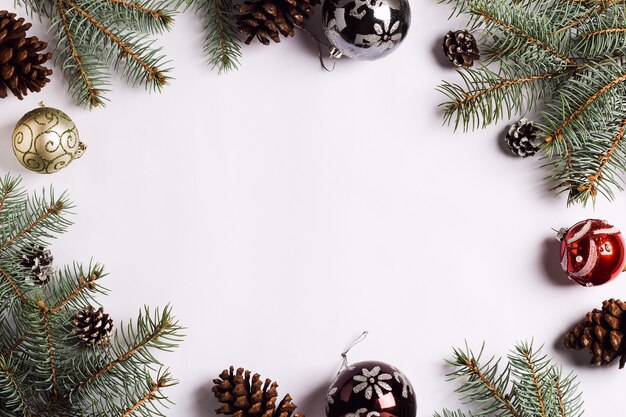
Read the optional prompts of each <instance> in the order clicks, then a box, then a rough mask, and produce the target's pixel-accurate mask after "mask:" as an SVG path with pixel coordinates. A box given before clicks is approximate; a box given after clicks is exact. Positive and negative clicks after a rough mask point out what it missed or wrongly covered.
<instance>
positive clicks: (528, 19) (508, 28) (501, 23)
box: [469, 0, 576, 65]
mask: <svg viewBox="0 0 626 417" xmlns="http://www.w3.org/2000/svg"><path fill="white" fill-rule="evenodd" d="M469 14H470V24H471V25H472V26H473V27H479V26H484V30H485V31H487V32H497V31H501V32H502V33H503V34H504V36H501V37H495V38H493V39H492V41H493V42H495V45H494V46H493V47H492V48H493V49H495V50H496V51H498V55H501V54H507V53H508V54H510V53H512V52H515V51H520V50H521V51H524V45H526V48H528V47H531V48H533V49H536V50H538V51H542V52H543V53H545V54H546V59H549V58H550V57H553V58H556V59H557V60H559V61H561V63H564V64H566V65H575V64H576V63H575V61H574V60H573V59H571V58H569V57H568V56H566V54H565V52H563V51H560V50H559V49H560V48H561V45H560V44H561V43H562V42H563V40H564V39H565V38H564V37H563V36H557V35H556V34H555V33H554V31H551V30H550V29H549V21H548V20H547V19H545V18H544V17H543V16H542V15H541V14H539V13H537V12H535V11H534V10H524V9H523V8H522V7H521V6H519V5H511V4H510V3H509V1H508V0H495V1H491V0H472V1H471V3H470V8H469Z"/></svg>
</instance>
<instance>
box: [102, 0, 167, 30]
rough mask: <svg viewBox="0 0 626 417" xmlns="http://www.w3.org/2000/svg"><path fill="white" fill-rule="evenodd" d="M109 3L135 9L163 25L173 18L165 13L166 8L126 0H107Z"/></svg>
mask: <svg viewBox="0 0 626 417" xmlns="http://www.w3.org/2000/svg"><path fill="white" fill-rule="evenodd" d="M107 1H108V2H109V3H112V4H117V5H120V6H122V7H124V8H128V9H132V10H137V11H139V12H141V13H144V14H147V15H150V16H152V17H153V18H154V19H155V20H157V21H159V22H161V23H162V24H163V25H165V26H167V25H170V24H171V23H172V22H173V21H174V19H173V18H172V16H171V14H169V13H167V11H166V10H163V9H161V8H158V9H153V8H150V7H147V6H142V5H141V4H137V3H134V2H132V1H127V0H107Z"/></svg>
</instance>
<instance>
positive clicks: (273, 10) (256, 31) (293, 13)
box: [234, 0, 320, 45]
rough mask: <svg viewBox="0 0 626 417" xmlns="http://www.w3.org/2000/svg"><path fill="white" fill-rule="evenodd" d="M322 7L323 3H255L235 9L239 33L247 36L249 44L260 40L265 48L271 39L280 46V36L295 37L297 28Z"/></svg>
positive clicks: (256, 0) (275, 0) (272, 0)
mask: <svg viewBox="0 0 626 417" xmlns="http://www.w3.org/2000/svg"><path fill="white" fill-rule="evenodd" d="M318 4H320V0H253V1H245V2H244V3H243V4H238V5H236V6H235V7H234V8H235V11H236V12H237V13H239V14H238V15H237V25H238V27H239V30H240V31H241V33H243V34H245V35H246V36H247V38H246V44H250V42H252V39H254V38H255V37H256V38H257V39H258V40H259V41H260V42H261V43H262V44H264V45H269V44H270V39H272V40H273V41H274V42H277V43H278V42H280V36H279V35H280V34H282V35H283V36H285V37H288V36H294V35H295V30H294V25H295V26H302V24H303V22H304V19H305V18H307V17H309V16H310V15H312V14H313V7H315V6H316V5H318Z"/></svg>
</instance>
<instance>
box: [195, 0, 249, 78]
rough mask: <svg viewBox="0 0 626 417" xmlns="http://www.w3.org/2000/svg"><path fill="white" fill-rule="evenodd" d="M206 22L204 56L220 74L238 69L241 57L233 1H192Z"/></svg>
mask: <svg viewBox="0 0 626 417" xmlns="http://www.w3.org/2000/svg"><path fill="white" fill-rule="evenodd" d="M191 1H192V4H193V7H194V8H195V11H196V13H197V14H201V15H202V16H203V20H204V28H203V29H204V32H205V34H206V36H205V39H204V47H203V50H204V54H205V55H206V56H207V57H208V59H209V65H211V66H212V67H217V68H218V70H219V72H227V71H230V70H233V69H236V68H237V67H238V65H239V58H240V57H241V47H240V41H239V35H238V30H237V24H236V22H235V16H234V12H233V6H232V1H231V0H191Z"/></svg>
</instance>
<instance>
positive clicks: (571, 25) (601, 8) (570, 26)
mask: <svg viewBox="0 0 626 417" xmlns="http://www.w3.org/2000/svg"><path fill="white" fill-rule="evenodd" d="M604 10H605V6H604V4H598V5H597V6H596V7H595V8H592V9H590V10H587V11H585V12H584V13H583V15H582V16H581V17H579V18H577V19H575V20H573V21H572V22H569V23H568V24H566V25H565V26H563V27H560V28H559V29H558V30H557V31H556V33H561V32H566V31H568V30H571V29H574V28H575V27H577V26H580V25H581V24H583V23H585V22H588V21H589V20H591V19H593V18H594V17H596V16H598V15H599V14H600V13H602V12H603V11H604Z"/></svg>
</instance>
